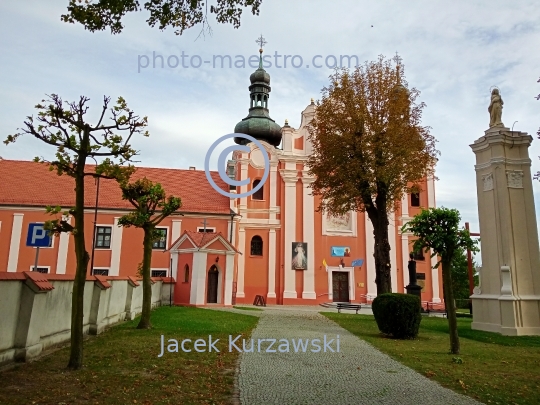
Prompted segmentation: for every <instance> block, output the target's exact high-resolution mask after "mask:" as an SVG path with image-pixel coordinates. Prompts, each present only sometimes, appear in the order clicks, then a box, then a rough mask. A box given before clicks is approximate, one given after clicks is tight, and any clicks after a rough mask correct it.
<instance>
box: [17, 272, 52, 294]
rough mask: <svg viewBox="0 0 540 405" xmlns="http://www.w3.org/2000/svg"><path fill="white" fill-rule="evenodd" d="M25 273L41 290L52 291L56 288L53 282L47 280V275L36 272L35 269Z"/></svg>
mask: <svg viewBox="0 0 540 405" xmlns="http://www.w3.org/2000/svg"><path fill="white" fill-rule="evenodd" d="M24 275H25V277H26V278H27V279H29V280H30V281H32V282H33V283H34V284H35V285H36V287H37V289H38V290H40V291H51V290H54V287H53V285H52V284H51V283H49V280H47V276H45V275H43V274H41V273H38V272H34V271H25V272H24Z"/></svg>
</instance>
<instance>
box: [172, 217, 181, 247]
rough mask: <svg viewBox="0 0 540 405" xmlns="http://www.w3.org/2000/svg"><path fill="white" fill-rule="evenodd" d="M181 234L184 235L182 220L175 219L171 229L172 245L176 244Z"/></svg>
mask: <svg viewBox="0 0 540 405" xmlns="http://www.w3.org/2000/svg"><path fill="white" fill-rule="evenodd" d="M181 234H182V220H181V219H173V220H172V227H171V244H173V243H174V242H176V241H177V240H178V238H179V237H180V235H181Z"/></svg>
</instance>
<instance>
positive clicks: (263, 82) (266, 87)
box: [234, 49, 281, 146]
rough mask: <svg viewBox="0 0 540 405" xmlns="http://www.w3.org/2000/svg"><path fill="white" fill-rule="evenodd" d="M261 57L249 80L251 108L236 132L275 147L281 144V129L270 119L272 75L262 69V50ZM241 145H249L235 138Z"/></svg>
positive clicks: (237, 126)
mask: <svg viewBox="0 0 540 405" xmlns="http://www.w3.org/2000/svg"><path fill="white" fill-rule="evenodd" d="M260 53H261V55H260V57H259V68H258V69H257V70H256V71H255V72H253V73H252V74H251V76H250V77H249V80H250V82H251V86H249V92H250V108H249V113H248V116H247V117H246V118H244V119H243V120H242V121H240V122H239V123H238V124H236V127H234V132H236V133H240V134H246V135H251V136H252V137H254V138H255V139H258V140H261V141H265V142H267V143H269V144H270V145H273V146H279V144H280V143H281V127H280V126H279V125H278V124H276V122H275V121H274V120H273V119H272V118H270V113H269V111H268V98H269V97H270V91H271V89H270V75H269V74H268V73H267V72H266V71H265V70H264V69H263V68H262V49H261V51H260ZM234 141H235V142H236V143H237V144H239V145H245V144H247V143H249V141H248V140H247V139H244V138H234Z"/></svg>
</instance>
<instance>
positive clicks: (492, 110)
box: [488, 89, 504, 128]
mask: <svg viewBox="0 0 540 405" xmlns="http://www.w3.org/2000/svg"><path fill="white" fill-rule="evenodd" d="M503 104H504V102H503V100H502V98H501V95H500V94H499V89H493V90H492V92H491V103H490V104H489V107H488V112H489V117H490V120H489V127H490V128H491V127H504V124H503V123H502V121H501V118H502V108H503Z"/></svg>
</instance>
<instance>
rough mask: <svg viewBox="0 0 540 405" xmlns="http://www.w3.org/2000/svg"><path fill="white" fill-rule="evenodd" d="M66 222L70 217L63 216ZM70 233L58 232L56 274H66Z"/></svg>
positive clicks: (69, 221)
mask: <svg viewBox="0 0 540 405" xmlns="http://www.w3.org/2000/svg"><path fill="white" fill-rule="evenodd" d="M64 219H65V220H66V222H67V223H68V224H70V223H71V217H68V218H64ZM70 235H71V234H70V233H67V232H62V233H61V234H60V243H59V244H58V256H57V258H56V274H66V265H67V256H68V246H69V236H70Z"/></svg>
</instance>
